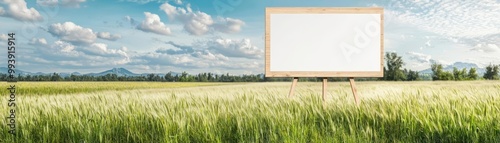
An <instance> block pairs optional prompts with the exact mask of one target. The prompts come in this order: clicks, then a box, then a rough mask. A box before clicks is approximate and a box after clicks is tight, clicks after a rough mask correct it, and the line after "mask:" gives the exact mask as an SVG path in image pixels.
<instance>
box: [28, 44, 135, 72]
mask: <svg viewBox="0 0 500 143" xmlns="http://www.w3.org/2000/svg"><path fill="white" fill-rule="evenodd" d="M35 41H36V42H38V41H40V39H35ZM42 41H43V40H42ZM35 49H36V51H35V52H34V53H32V54H30V56H31V57H33V58H31V59H28V60H31V63H40V62H39V61H38V60H40V59H43V61H45V62H44V63H47V62H50V63H54V64H56V65H59V66H62V67H66V66H87V67H88V66H112V65H124V64H127V63H128V62H130V56H129V54H128V53H127V52H128V51H127V48H126V47H121V48H119V49H112V48H109V47H108V45H106V44H103V43H93V44H91V45H73V44H71V43H69V42H65V41H60V40H59V41H55V42H54V43H53V44H50V45H47V46H44V47H43V48H35ZM33 60H35V61H33Z"/></svg>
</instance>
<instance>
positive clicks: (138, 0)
mask: <svg viewBox="0 0 500 143" xmlns="http://www.w3.org/2000/svg"><path fill="white" fill-rule="evenodd" d="M120 1H126V2H135V3H138V4H147V3H150V2H156V3H164V2H167V1H172V0H120ZM174 1H176V2H177V1H180V0H174Z"/></svg>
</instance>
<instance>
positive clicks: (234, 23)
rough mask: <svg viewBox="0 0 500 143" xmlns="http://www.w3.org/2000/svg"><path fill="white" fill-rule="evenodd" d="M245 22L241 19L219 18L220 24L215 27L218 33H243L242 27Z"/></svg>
mask: <svg viewBox="0 0 500 143" xmlns="http://www.w3.org/2000/svg"><path fill="white" fill-rule="evenodd" d="M243 25H245V22H243V21H241V20H239V19H232V18H220V17H219V18H218V22H217V23H215V24H214V25H213V27H214V28H215V30H216V31H220V32H223V33H236V32H240V31H241V27H242V26H243Z"/></svg>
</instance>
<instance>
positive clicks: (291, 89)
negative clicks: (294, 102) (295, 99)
mask: <svg viewBox="0 0 500 143" xmlns="http://www.w3.org/2000/svg"><path fill="white" fill-rule="evenodd" d="M298 81H299V78H298V77H294V78H293V82H292V87H291V88H290V93H289V94H288V97H292V96H293V92H294V89H295V85H297V82H298Z"/></svg>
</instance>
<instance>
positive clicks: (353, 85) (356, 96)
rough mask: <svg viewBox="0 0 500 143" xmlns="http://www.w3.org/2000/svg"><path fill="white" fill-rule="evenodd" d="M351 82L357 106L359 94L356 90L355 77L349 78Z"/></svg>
mask: <svg viewBox="0 0 500 143" xmlns="http://www.w3.org/2000/svg"><path fill="white" fill-rule="evenodd" d="M349 82H350V83H351V89H352V94H353V95H354V101H355V102H356V104H357V105H359V99H358V93H357V90H356V85H355V84H354V77H350V78H349Z"/></svg>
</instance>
